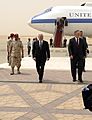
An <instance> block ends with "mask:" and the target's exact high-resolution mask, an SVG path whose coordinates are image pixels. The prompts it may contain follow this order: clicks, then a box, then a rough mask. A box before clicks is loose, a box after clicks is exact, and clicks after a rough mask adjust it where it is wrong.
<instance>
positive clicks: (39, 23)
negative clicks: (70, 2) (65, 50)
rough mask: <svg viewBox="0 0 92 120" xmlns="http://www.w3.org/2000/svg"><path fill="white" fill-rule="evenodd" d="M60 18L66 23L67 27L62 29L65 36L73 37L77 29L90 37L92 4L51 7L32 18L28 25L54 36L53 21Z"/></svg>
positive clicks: (91, 34)
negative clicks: (65, 20) (63, 18)
mask: <svg viewBox="0 0 92 120" xmlns="http://www.w3.org/2000/svg"><path fill="white" fill-rule="evenodd" d="M62 17H65V18H66V19H67V21H68V26H65V27H64V33H65V35H73V33H74V31H75V30H77V29H78V30H82V31H83V32H84V34H85V35H86V36H89V37H90V36H92V3H84V4H82V5H81V6H56V7H51V8H49V9H47V10H45V11H44V12H42V13H41V14H38V15H36V16H34V17H33V18H32V19H30V20H29V21H28V24H29V25H30V26H31V27H32V28H34V29H37V30H39V31H42V32H47V33H50V34H54V32H55V20H56V19H57V18H62Z"/></svg>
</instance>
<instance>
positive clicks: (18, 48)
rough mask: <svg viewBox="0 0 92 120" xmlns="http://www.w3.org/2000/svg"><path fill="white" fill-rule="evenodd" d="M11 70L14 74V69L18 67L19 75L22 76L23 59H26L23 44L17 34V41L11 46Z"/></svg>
mask: <svg viewBox="0 0 92 120" xmlns="http://www.w3.org/2000/svg"><path fill="white" fill-rule="evenodd" d="M10 56H11V68H12V73H11V75H13V74H14V67H15V66H16V67H17V73H18V74H20V66H21V58H23V57H24V51H23V44H22V41H20V39H19V35H18V34H15V40H14V41H13V42H12V43H11V45H10Z"/></svg>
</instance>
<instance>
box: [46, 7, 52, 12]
mask: <svg viewBox="0 0 92 120" xmlns="http://www.w3.org/2000/svg"><path fill="white" fill-rule="evenodd" d="M52 8H53V7H51V8H49V9H46V10H45V11H44V13H47V12H50V11H51V10H52Z"/></svg>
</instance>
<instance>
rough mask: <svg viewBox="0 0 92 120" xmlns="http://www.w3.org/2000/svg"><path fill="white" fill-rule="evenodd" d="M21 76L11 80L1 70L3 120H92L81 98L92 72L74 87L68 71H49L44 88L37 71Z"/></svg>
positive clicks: (29, 71)
mask: <svg viewBox="0 0 92 120" xmlns="http://www.w3.org/2000/svg"><path fill="white" fill-rule="evenodd" d="M21 72H22V74H20V75H17V74H15V75H14V76H10V75H9V74H10V69H6V68H0V120H92V113H91V112H89V111H88V110H84V109H83V102H82V96H81V90H82V89H83V87H84V86H86V85H87V84H89V83H92V80H91V78H92V77H91V76H92V71H87V72H85V73H84V74H83V79H84V81H85V82H84V83H83V84H79V83H78V82H77V83H73V82H72V80H71V76H70V72H69V71H67V70H66V71H63V70H48V69H46V71H45V75H44V81H43V83H42V84H40V83H38V77H37V73H36V71H35V70H34V69H22V70H21Z"/></svg>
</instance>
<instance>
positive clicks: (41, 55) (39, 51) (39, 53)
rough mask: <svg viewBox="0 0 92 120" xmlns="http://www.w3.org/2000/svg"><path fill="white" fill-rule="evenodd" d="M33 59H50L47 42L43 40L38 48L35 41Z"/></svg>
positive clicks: (37, 42) (37, 43)
mask: <svg viewBox="0 0 92 120" xmlns="http://www.w3.org/2000/svg"><path fill="white" fill-rule="evenodd" d="M32 56H33V58H34V57H36V60H43V61H46V59H47V58H50V50H49V45H48V42H47V41H44V40H43V44H42V47H41V48H40V47H39V41H35V42H34V44H33V49H32Z"/></svg>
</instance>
